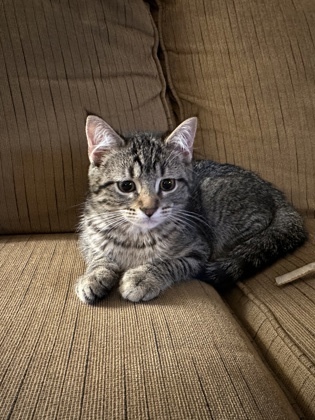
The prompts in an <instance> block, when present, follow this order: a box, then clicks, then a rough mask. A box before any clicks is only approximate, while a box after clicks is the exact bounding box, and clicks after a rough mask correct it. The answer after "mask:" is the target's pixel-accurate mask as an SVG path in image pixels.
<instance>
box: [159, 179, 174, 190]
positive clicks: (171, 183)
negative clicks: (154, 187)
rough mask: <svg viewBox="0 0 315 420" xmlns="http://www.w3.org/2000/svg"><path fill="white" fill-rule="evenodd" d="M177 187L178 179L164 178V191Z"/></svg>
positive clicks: (161, 183)
mask: <svg viewBox="0 0 315 420" xmlns="http://www.w3.org/2000/svg"><path fill="white" fill-rule="evenodd" d="M175 187H176V180H175V179H173V178H166V179H162V181H161V182H160V189H161V190H162V191H166V192H167V191H172V190H173V189H174V188H175Z"/></svg>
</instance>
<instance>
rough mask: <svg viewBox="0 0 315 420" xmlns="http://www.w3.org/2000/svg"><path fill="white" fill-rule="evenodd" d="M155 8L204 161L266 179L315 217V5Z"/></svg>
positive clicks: (251, 0)
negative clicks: (239, 168)
mask: <svg viewBox="0 0 315 420" xmlns="http://www.w3.org/2000/svg"><path fill="white" fill-rule="evenodd" d="M157 3H158V6H159V9H158V15H157V22H158V25H159V32H160V37H161V45H162V46H163V50H164V55H165V63H166V66H165V67H166V72H167V75H168V76H167V77H168V82H169V85H170V86H171V87H172V91H173V96H174V98H176V99H177V102H178V104H179V115H178V117H179V119H183V118H185V117H188V116H192V115H197V116H198V117H199V122H200V124H199V131H198V138H197V142H196V148H195V155H196V157H199V158H211V159H214V160H218V161H220V162H229V163H234V164H238V165H241V166H244V167H246V168H248V169H252V170H254V171H256V172H258V173H259V174H260V175H261V176H263V177H264V178H265V179H267V180H269V181H271V182H273V183H274V184H276V185H277V186H278V187H279V188H280V189H281V190H283V191H284V192H285V193H286V195H287V196H288V198H289V199H290V200H291V201H292V202H293V203H294V204H295V205H296V207H297V208H298V209H299V210H301V211H303V212H305V213H307V214H308V215H309V216H311V217H314V211H315V193H314V192H315V83H314V80H315V79H314V76H315V44H314V34H315V32H314V28H315V20H314V17H315V3H314V2H309V1H291V2H288V1H287V0H260V1H256V0H248V1H245V2H244V1H241V0H235V1H228V0H221V1H205V0H181V1H168V0H160V1H158V2H157Z"/></svg>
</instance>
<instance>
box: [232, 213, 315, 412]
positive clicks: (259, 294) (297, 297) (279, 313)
mask: <svg viewBox="0 0 315 420" xmlns="http://www.w3.org/2000/svg"><path fill="white" fill-rule="evenodd" d="M307 228H308V230H309V232H310V238H309V241H308V243H307V244H306V245H305V246H303V247H302V248H300V249H299V250H297V251H296V252H295V253H294V254H292V255H289V256H288V257H287V258H286V259H283V260H281V261H279V262H278V263H276V264H274V265H273V266H272V267H270V268H268V269H267V270H265V271H264V272H262V273H260V274H258V275H257V276H255V277H254V278H251V279H249V280H248V281H246V282H244V283H239V284H238V285H237V287H236V288H234V289H233V290H232V291H231V292H230V293H229V294H228V295H227V296H226V301H227V302H228V304H229V305H230V307H231V308H232V310H233V311H234V312H235V314H236V316H237V317H238V318H239V319H240V321H241V323H242V325H244V326H246V328H247V330H248V331H249V333H250V336H251V337H252V339H253V340H254V341H255V343H256V344H257V345H258V347H259V349H260V350H261V352H262V354H263V356H264V357H265V359H266V360H267V361H268V363H269V364H270V366H271V368H272V370H273V371H274V372H275V373H276V375H277V376H278V378H279V380H281V381H282V382H283V384H284V385H285V386H286V388H287V389H288V390H289V391H290V392H291V394H292V395H293V397H294V398H295V399H296V401H297V403H298V405H299V406H300V407H301V408H302V410H303V412H304V414H305V416H306V418H315V404H314V402H315V275H314V274H310V275H308V276H306V277H305V278H302V279H300V280H296V281H295V282H292V283H290V284H287V285H284V286H281V287H279V286H277V285H276V283H275V277H277V276H279V275H283V274H285V273H287V272H290V271H293V270H295V269H296V268H299V267H301V266H303V265H306V264H308V263H311V262H314V261H315V220H308V221H307Z"/></svg>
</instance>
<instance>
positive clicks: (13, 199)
mask: <svg viewBox="0 0 315 420" xmlns="http://www.w3.org/2000/svg"><path fill="white" fill-rule="evenodd" d="M0 27H1V49H0V86H1V101H0V115H1V118H0V138H1V141H0V158H1V161H0V174H1V175H0V200H1V205H0V233H9V232H11V233H17V232H61V231H63V232H64V231H73V230H74V228H75V226H76V224H77V213H78V212H77V210H78V207H77V205H78V204H80V203H82V201H83V200H84V197H85V192H86V185H87V183H86V180H87V175H86V171H87V164H88V159H87V147H86V140H85V133H84V122H85V118H86V115H87V114H88V113H94V114H97V115H100V116H102V117H103V118H105V119H106V120H107V121H108V122H109V123H110V124H112V125H113V127H115V128H116V129H117V130H120V131H125V130H126V131H129V130H141V129H157V130H167V129H168V128H169V127H170V126H171V125H172V123H171V120H172V116H171V112H170V111H169V109H168V106H167V103H166V94H165V89H166V88H165V82H164V79H163V75H162V72H161V69H160V64H159V61H158V59H157V56H156V54H157V45H158V40H157V34H156V30H155V26H154V24H153V22H152V18H151V15H150V13H149V10H148V6H147V5H146V4H145V3H144V2H143V1H142V0H131V1H128V2H126V1H124V0H111V1H102V2H100V1H97V0H91V1H89V2H86V1H83V0H75V1H72V2H70V3H69V2H65V3H62V5H61V4H57V3H52V2H51V1H48V0H40V1H38V2H36V3H33V2H30V1H27V0H23V1H16V0H14V1H9V2H4V3H3V4H2V6H1V13H0Z"/></svg>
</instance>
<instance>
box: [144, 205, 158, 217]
mask: <svg viewBox="0 0 315 420" xmlns="http://www.w3.org/2000/svg"><path fill="white" fill-rule="evenodd" d="M156 210H157V207H154V208H151V209H149V208H147V207H143V208H142V209H141V211H143V213H144V214H145V215H147V216H148V217H151V216H152V215H153V214H154V213H155V212H156Z"/></svg>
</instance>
